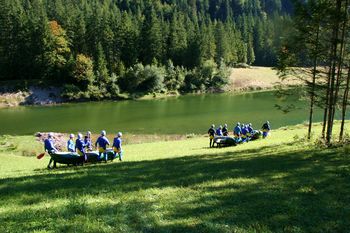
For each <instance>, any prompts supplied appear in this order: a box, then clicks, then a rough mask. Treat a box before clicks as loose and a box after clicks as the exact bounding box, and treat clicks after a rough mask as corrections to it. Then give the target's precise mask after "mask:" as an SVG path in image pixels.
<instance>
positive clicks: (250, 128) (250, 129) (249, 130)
mask: <svg viewBox="0 0 350 233" xmlns="http://www.w3.org/2000/svg"><path fill="white" fill-rule="evenodd" d="M253 131H254V130H253V128H252V127H251V126H248V132H249V133H251V134H252V133H253Z"/></svg>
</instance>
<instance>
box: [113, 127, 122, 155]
mask: <svg viewBox="0 0 350 233" xmlns="http://www.w3.org/2000/svg"><path fill="white" fill-rule="evenodd" d="M122 136H123V134H122V132H119V133H118V134H117V137H115V138H114V140H113V151H114V158H113V159H115V158H116V157H117V154H118V157H119V161H122V160H123V151H122Z"/></svg>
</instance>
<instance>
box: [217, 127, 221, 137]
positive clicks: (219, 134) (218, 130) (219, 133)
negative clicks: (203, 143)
mask: <svg viewBox="0 0 350 233" xmlns="http://www.w3.org/2000/svg"><path fill="white" fill-rule="evenodd" d="M216 135H218V136H222V130H221V129H220V128H217V130H216Z"/></svg>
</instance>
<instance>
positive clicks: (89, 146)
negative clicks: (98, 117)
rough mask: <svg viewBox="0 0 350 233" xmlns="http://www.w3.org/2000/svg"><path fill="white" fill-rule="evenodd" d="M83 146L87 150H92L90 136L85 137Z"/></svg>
mask: <svg viewBox="0 0 350 233" xmlns="http://www.w3.org/2000/svg"><path fill="white" fill-rule="evenodd" d="M84 147H86V148H87V149H88V150H89V151H90V150H92V142H91V139H90V138H85V140H84Z"/></svg>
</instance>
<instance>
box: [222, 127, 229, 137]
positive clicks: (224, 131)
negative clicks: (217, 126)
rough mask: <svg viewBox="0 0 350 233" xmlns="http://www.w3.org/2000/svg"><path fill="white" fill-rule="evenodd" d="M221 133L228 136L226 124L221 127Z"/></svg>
mask: <svg viewBox="0 0 350 233" xmlns="http://www.w3.org/2000/svg"><path fill="white" fill-rule="evenodd" d="M222 135H224V136H228V129H227V124H225V125H224V127H223V128H222Z"/></svg>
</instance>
